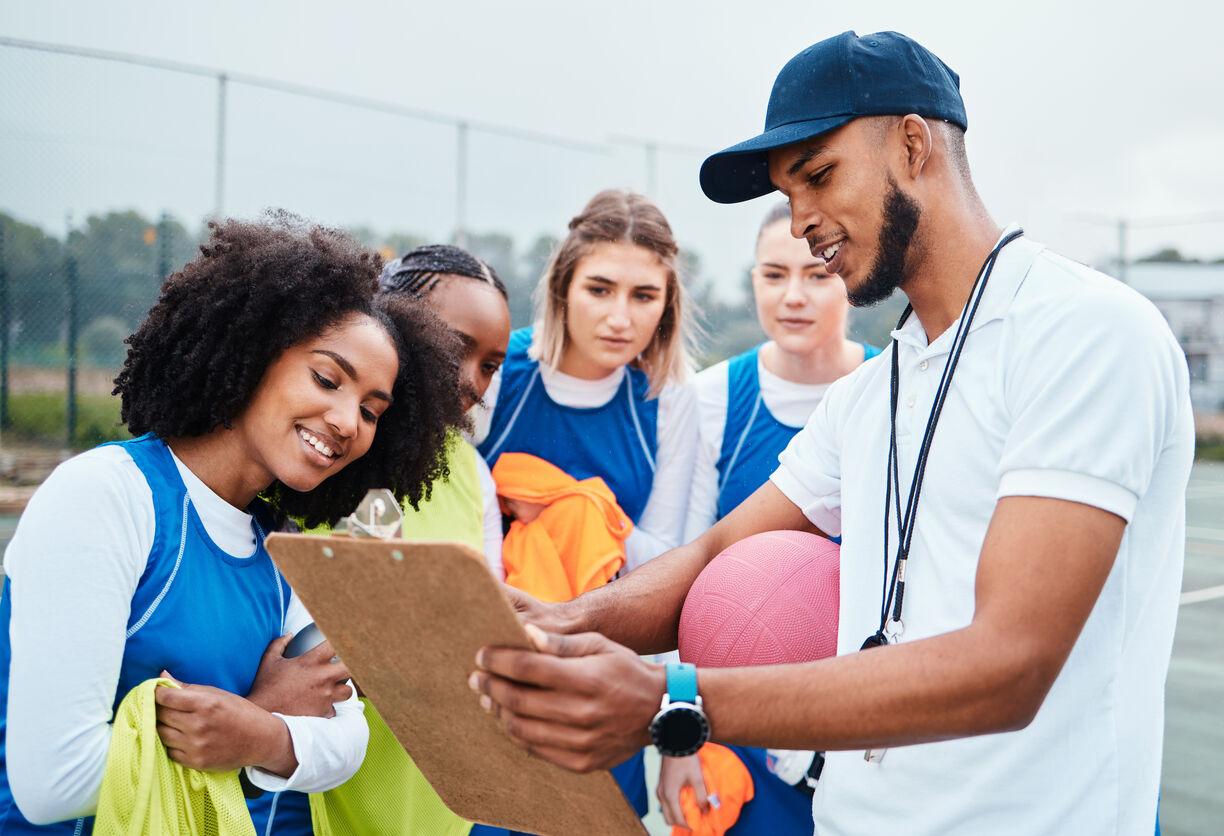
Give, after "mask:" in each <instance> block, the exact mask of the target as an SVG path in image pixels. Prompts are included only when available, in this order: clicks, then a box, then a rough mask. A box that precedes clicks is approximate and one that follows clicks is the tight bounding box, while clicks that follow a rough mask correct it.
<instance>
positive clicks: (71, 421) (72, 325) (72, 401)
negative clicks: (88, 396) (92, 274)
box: [66, 254, 80, 448]
mask: <svg viewBox="0 0 1224 836" xmlns="http://www.w3.org/2000/svg"><path fill="white" fill-rule="evenodd" d="M66 267H67V270H66V273H67V280H68V281H67V285H68V309H67V313H68V422H67V423H68V446H69V447H70V448H71V447H72V446H73V444H74V443H75V441H76V426H77V318H78V313H77V309H78V308H79V307H80V289H79V287H78V285H79V284H80V282H79V280H78V276H77V260H76V256H74V255H71V254H69V256H68V260H67V264H66Z"/></svg>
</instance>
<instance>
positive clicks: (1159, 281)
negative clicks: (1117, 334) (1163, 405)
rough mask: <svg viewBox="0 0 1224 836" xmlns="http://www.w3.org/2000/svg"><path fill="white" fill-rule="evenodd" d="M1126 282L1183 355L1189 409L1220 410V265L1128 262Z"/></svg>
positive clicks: (1223, 362)
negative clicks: (1165, 324)
mask: <svg viewBox="0 0 1224 836" xmlns="http://www.w3.org/2000/svg"><path fill="white" fill-rule="evenodd" d="M1126 281H1127V283H1128V284H1130V285H1131V286H1132V287H1134V288H1135V289H1136V290H1138V291H1139V292H1140V293H1142V294H1143V295H1144V296H1146V297H1147V298H1149V299H1151V300H1152V302H1154V303H1155V304H1156V307H1158V308H1159V309H1160V312H1161V313H1163V314H1164V316H1165V319H1167V320H1168V321H1169V327H1171V328H1172V329H1173V334H1174V335H1175V336H1176V337H1177V341H1178V342H1179V343H1180V344H1181V347H1182V350H1183V351H1185V352H1186V362H1187V363H1188V364H1189V366H1190V397H1191V399H1192V400H1193V401H1194V408H1195V409H1198V410H1211V411H1215V410H1224V264H1194V263H1179V262H1171V263H1156V262H1153V263H1141V264H1131V265H1128V266H1127V269H1126Z"/></svg>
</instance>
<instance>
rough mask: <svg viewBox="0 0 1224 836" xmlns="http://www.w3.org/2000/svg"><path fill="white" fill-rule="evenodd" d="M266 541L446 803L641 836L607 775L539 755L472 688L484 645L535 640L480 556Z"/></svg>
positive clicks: (414, 545) (368, 542)
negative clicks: (514, 739)
mask: <svg viewBox="0 0 1224 836" xmlns="http://www.w3.org/2000/svg"><path fill="white" fill-rule="evenodd" d="M267 548H268V552H269V553H270V554H271V555H272V558H273V560H275V561H276V565H277V566H278V567H280V570H281V572H282V573H283V574H284V576H285V578H286V580H288V581H289V585H290V586H292V587H293V589H294V591H295V592H296V593H297V595H298V597H299V598H301V600H302V603H303V604H305V605H306V609H308V610H309V611H310V614H311V616H312V617H313V618H314V620H315V623H316V624H317V625H318V626H319V628H320V629H321V630H322V631H323V634H324V635H325V636H327V638H328V639H329V640H330V641H331V643H332V647H334V648H335V650H336V653H337V654H339V656H340V657H341V658H342V659H344V663H345V664H346V665H347V666H348V668H349V670H350V671H352V673H353V677H354V679H356V681H358V682H359V683H361V688H362V691H363V692H364V693H365V695H366V696H367V697H368V698H369V699H370V701H371V702H372V703H374V705H375V706H377V707H378V711H379V713H380V714H381V715H382V717H383V719H384V720H385V721H386V723H387V725H388V726H389V727H390V728H391V731H392V732H394V733H395V736H396V738H397V739H398V740H399V742H400V743H401V744H402V745H403V747H404V749H405V750H407V752H408V754H409V755H411V756H412V759H413V761H414V762H415V763H416V765H417V767H418V768H419V769H420V770H421V773H422V774H423V775H424V776H425V778H426V780H428V781H429V783H430V784H431V785H432V786H433V788H434V791H435V792H437V793H438V796H439V797H440V798H441V799H442V801H443V802H445V803H446V806H448V807H449V808H450V809H451V810H453V811H454V812H455V813H457V814H458V815H460V816H462V817H463V818H465V819H469V820H471V821H476V822H480V823H482V824H490V825H494V826H496V827H507V828H510V829H511V830H522V831H526V832H528V833H538V834H541V836H572V834H590V836H604V834H607V836H614V834H615V835H617V836H619V834H645V833H646V830H645V828H644V827H643V826H642V823H641V820H639V819H638V817H637V814H636V813H635V812H634V811H633V808H632V807H630V806H629V803H628V802H627V801H626V800H625V797H624V795H623V794H622V793H621V791H620V788H619V787H618V786H617V784H616V781H615V780H614V779H613V778H612V775H611V773H609V772H606V771H601V772H595V773H590V774H586V775H579V774H577V773H574V772H570V771H568V770H566V769H563V768H561V767H559V766H555V765H553V764H551V763H548V762H547V761H543V760H540V759H538V758H534V757H531V756H530V755H528V754H527V753H526V752H525V751H524V750H522V749H520V748H519V747H518V746H516V745H514V744H513V743H511V742H510V741H509V740H507V739H506V736H505V735H504V734H503V733H502V731H501V729H500V728H499V727H498V724H497V720H496V719H495V718H494V717H493V716H492V715H490V714H488V713H486V712H485V711H484V710H483V709H481V707H480V704H479V698H478V697H477V695H476V694H474V693H472V691H471V689H470V688H469V687H468V684H467V680H468V676H469V675H470V674H471V672H472V671H473V670H474V669H475V664H476V663H475V658H476V651H477V650H478V649H480V648H481V647H483V646H486V645H503V646H511V647H531V641H530V639H529V638H528V637H527V634H526V632H524V630H523V628H522V625H521V624H520V623H519V620H518V616H516V615H515V613H514V609H513V607H512V606H511V605H510V602H509V601H508V600H507V599H506V597H505V595H503V594H502V591H501V588H500V584H499V583H498V582H497V580H496V579H495V578H494V577H493V575H492V574H490V572H489V569H488V566H487V565H486V564H485V559H484V555H482V554H481V553H480V552H478V551H477V550H476V549H474V548H472V547H471V546H469V545H467V544H466V543H459V542H438V541H430V542H417V541H406V540H375V539H368V538H354V537H336V536H330V537H320V536H314V535H307V534H272V535H270V536H269V537H268V539H267Z"/></svg>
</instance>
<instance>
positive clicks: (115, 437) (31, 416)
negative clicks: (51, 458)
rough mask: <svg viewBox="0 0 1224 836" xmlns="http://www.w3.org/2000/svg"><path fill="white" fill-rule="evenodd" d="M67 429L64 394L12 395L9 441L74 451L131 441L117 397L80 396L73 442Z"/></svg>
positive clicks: (65, 396)
mask: <svg viewBox="0 0 1224 836" xmlns="http://www.w3.org/2000/svg"><path fill="white" fill-rule="evenodd" d="M67 428H68V397H67V395H66V394H64V393H63V392H26V393H10V394H9V425H8V426H7V427H6V428H5V429H4V435H5V437H6V438H9V439H13V440H15V441H23V442H29V443H51V444H56V445H59V446H68V447H72V448H74V449H86V448H89V447H95V446H97V445H98V444H101V443H102V442H104V441H119V440H122V439H125V438H131V434H130V433H128V431H127V428H126V427H122V426H120V425H119V399H118V398H117V397H114V396H113V395H77V421H76V432H75V433H74V434H73V437H72V442H71V443H68V437H67V435H68V429H67Z"/></svg>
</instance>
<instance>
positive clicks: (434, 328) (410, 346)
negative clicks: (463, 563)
mask: <svg viewBox="0 0 1224 836" xmlns="http://www.w3.org/2000/svg"><path fill="white" fill-rule="evenodd" d="M209 227H210V229H211V231H212V235H211V237H210V239H209V241H208V242H207V243H206V244H203V245H201V247H200V255H199V256H198V257H197V258H196V259H194V260H193V261H191V262H190V263H189V264H187V265H186V266H185V267H184V268H183V269H182V270H181V271H179V272H177V273H175V274H173V275H172V276H170V277H169V278H168V279H166V281H165V284H163V285H162V291H161V296H160V298H159V299H158V301H157V303H156V304H155V305H154V306H153V308H152V309H151V310H150V311H149V314H148V317H147V318H146V319H145V321H144V323H143V324H142V325H141V326H140V328H139V330H137V331H136V333H135V334H133V335H132V336H131V337H129V338H128V339H127V343H128V346H129V348H128V355H127V360H126V362H125V363H124V366H123V370H122V371H121V372H120V373H119V376H118V377H117V378H115V390H114V394H117V395H119V396H120V399H121V405H122V406H121V408H122V413H121V414H122V420H123V421H124V422H125V423H126V424H127V425H128V429H129V430H130V431H131V432H132V433H133V434H134V435H141V434H144V433H153V434H154V435H156V436H158V437H159V438H162V439H172V438H176V437H185V436H200V435H205V434H207V433H209V432H211V431H213V430H215V429H217V428H218V427H225V428H229V427H230V422H231V421H232V420H233V419H234V418H235V417H236V416H237V415H238V414H239V413H240V412H242V410H243V409H244V408H245V407H246V406H247V404H248V403H249V402H250V400H251V398H252V396H253V394H254V392H255V389H256V387H257V386H258V385H259V382H260V380H261V379H262V378H263V376H264V373H265V372H266V371H267V369H268V366H269V365H271V364H272V362H273V361H274V360H275V359H276V358H277V357H279V356H280V354H281V353H282V352H283V351H284V350H285V349H287V348H288V347H289V346H291V345H294V344H296V343H298V342H300V341H302V340H304V339H308V338H310V337H313V336H317V335H319V334H322V333H324V332H326V331H327V330H328V329H329V328H332V327H335V326H336V325H338V324H339V323H340V322H342V321H343V320H345V319H347V318H348V317H350V316H352V315H354V314H364V315H366V316H369V317H372V318H373V319H375V320H377V321H378V322H380V323H381V324H382V325H383V327H385V328H386V329H387V333H388V334H390V335H391V337H392V339H393V340H394V341H395V344H396V348H397V350H398V352H399V358H400V364H399V365H400V368H399V373H398V375H397V378H396V383H395V390H394V392H393V393H392V394H393V396H394V398H395V401H394V403H393V404H392V405H391V407H390V408H388V409H387V410H386V411H385V412H384V413H383V414H382V416H381V418H380V419H379V422H378V429H377V432H376V433H375V436H374V441H373V443H372V445H371V447H370V450H369V452H368V453H367V454H366V455H365V456H364V457H362V458H361V459H358V460H357V461H355V462H353V463H351V464H349V465H348V466H347V467H346V468H345V469H344V470H342V471H340V472H339V473H337V474H335V475H334V476H331V477H329V478H328V479H326V480H324V481H323V482H322V483H321V484H320V485H319V486H318V487H316V488H315V489H314V490H312V491H309V492H307V493H301V492H298V491H293V490H290V489H289V488H287V487H285V486H284V485H282V484H281V483H279V482H274V483H273V484H272V485H271V486H269V487H268V488H267V490H266V491H265V492H264V496H265V498H267V499H268V500H269V502H271V504H272V505H273V507H274V508H275V510H276V511H278V512H279V513H280V514H284V515H287V516H290V517H295V518H297V519H300V520H301V521H302V522H303V523H304V524H305V525H307V526H311V527H313V526H315V525H318V524H320V523H324V522H326V523H334V522H335V521H336V520H337V519H339V518H340V517H342V516H344V515H345V514H347V513H350V512H351V511H352V510H353V509H354V508H355V507H356V506H357V504H358V503H359V502H360V501H361V498H362V497H363V496H364V495H365V492H366V491H367V490H368V489H369V488H383V487H385V488H390V489H391V490H392V492H394V493H395V495H396V496H397V497H400V498H401V499H402V498H407V500H408V501H409V502H410V503H411V504H412V505H413V506H416V505H417V503H418V502H420V500H421V499H422V498H425V497H428V495H429V488H430V485H431V484H432V483H433V481H434V480H436V479H438V478H442V477H443V476H445V475H446V472H447V471H446V463H445V458H444V444H445V441H446V437H447V433H448V431H449V429H450V428H451V427H453V426H463V424H464V420H465V419H464V416H463V406H462V401H461V398H460V394H459V391H460V388H459V387H460V383H459V365H458V357H459V353H460V346H459V343H458V340H457V338H456V337H455V336H454V334H453V333H452V332H451V331H450V330H449V329H448V328H447V327H446V326H445V324H443V323H442V322H441V321H440V320H439V319H438V318H437V316H436V315H434V314H433V313H432V312H431V311H430V310H428V309H427V308H425V306H424V305H423V304H421V303H413V302H405V303H396V304H391V303H389V301H387V300H382V299H379V300H376V299H375V294H376V292H377V291H378V275H379V272H380V270H381V266H382V265H381V260H380V259H379V257H378V256H377V255H376V254H375V253H371V252H369V251H368V250H366V249H364V248H363V247H361V246H360V245H359V244H358V243H357V242H356V241H354V240H353V239H352V238H350V237H349V236H348V235H346V234H344V233H342V232H339V231H337V230H333V229H326V228H323V227H319V226H314V225H311V224H308V223H307V222H305V221H303V220H302V219H300V218H298V217H296V216H294V215H291V214H289V213H286V212H272V213H269V214H268V215H267V216H266V217H265V218H264V219H263V220H262V221H260V222H248V221H238V220H226V221H221V222H214V223H210V224H209Z"/></svg>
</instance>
